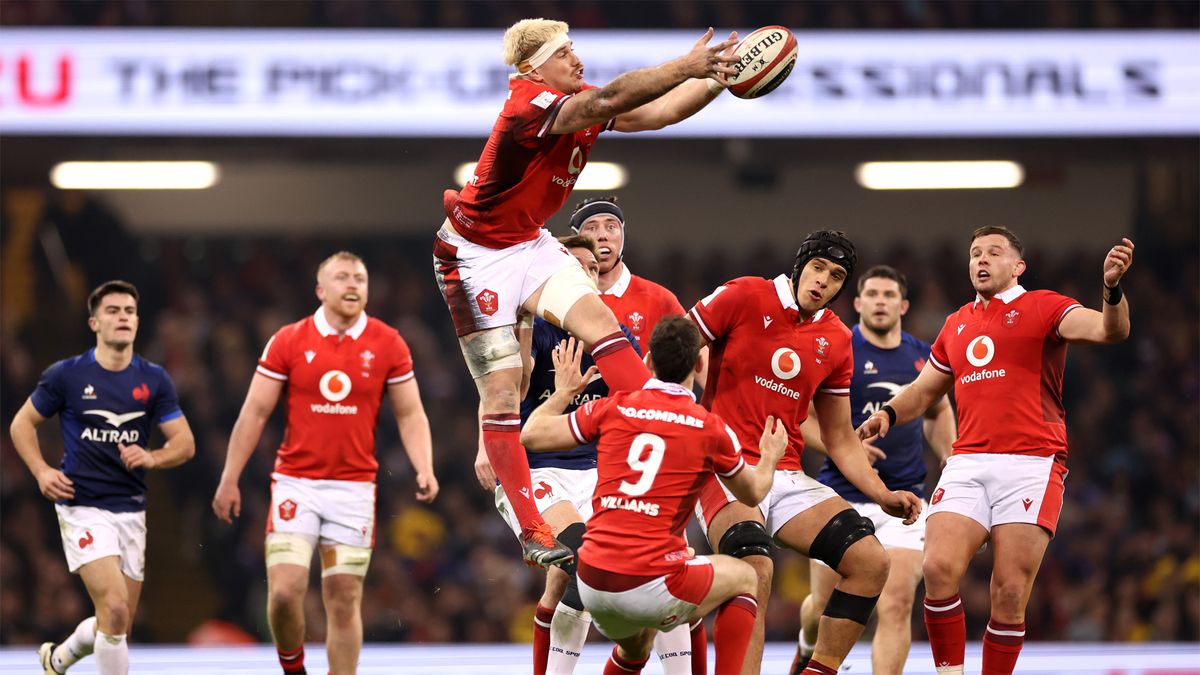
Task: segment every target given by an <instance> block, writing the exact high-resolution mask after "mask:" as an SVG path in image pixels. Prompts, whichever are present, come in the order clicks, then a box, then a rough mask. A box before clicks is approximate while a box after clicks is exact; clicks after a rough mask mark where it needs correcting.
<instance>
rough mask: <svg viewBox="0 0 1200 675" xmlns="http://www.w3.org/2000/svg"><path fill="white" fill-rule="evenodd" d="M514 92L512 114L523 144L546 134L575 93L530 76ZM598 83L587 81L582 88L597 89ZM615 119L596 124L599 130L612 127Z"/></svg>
mask: <svg viewBox="0 0 1200 675" xmlns="http://www.w3.org/2000/svg"><path fill="white" fill-rule="evenodd" d="M521 82H522V84H519V85H517V86H516V87H515V88H514V89H513V92H512V95H513V99H514V100H513V102H512V106H511V107H510V108H509V114H511V115H512V118H513V123H514V124H513V136H514V137H515V138H516V140H517V141H518V142H520V143H522V144H530V143H532V142H533V140H534V139H538V138H545V137H546V134H548V133H550V129H551V128H553V127H554V120H555V119H556V118H558V113H559V111H561V110H562V107H563V104H564V103H566V102H567V100H568V99H570V98H571V97H572V96H574V95H575V94H565V93H563V92H561V91H558V90H557V89H553V88H551V87H547V86H545V85H541V84H538V83H536V82H533V81H530V80H521ZM595 88H596V87H595V86H594V85H590V84H584V85H583V88H582V89H580V91H586V90H588V89H595ZM611 124H612V121H611V120H610V121H609V122H605V123H603V124H599V125H596V126H595V127H593V131H594V132H595V133H599V132H600V131H603V130H606V129H609V128H610V126H611Z"/></svg>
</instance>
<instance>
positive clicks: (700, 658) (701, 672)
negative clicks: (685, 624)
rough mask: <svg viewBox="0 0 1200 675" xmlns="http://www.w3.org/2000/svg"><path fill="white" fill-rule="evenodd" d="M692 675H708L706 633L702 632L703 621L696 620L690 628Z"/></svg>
mask: <svg viewBox="0 0 1200 675" xmlns="http://www.w3.org/2000/svg"><path fill="white" fill-rule="evenodd" d="M689 632H690V633H691V638H692V675H708V633H707V631H705V630H704V619H696V623H693V624H692V626H691V630H690V631H689Z"/></svg>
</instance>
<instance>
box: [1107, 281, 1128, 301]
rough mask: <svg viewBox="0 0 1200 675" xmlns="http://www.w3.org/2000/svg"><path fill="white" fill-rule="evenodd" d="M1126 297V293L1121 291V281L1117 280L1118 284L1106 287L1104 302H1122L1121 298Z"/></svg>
mask: <svg viewBox="0 0 1200 675" xmlns="http://www.w3.org/2000/svg"><path fill="white" fill-rule="evenodd" d="M1123 297H1125V293H1124V292H1123V291H1121V282H1119V281H1118V282H1117V285H1116V286H1105V287H1104V302H1106V303H1108V304H1110V305H1119V304H1121V298H1123Z"/></svg>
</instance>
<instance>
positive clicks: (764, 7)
mask: <svg viewBox="0 0 1200 675" xmlns="http://www.w3.org/2000/svg"><path fill="white" fill-rule="evenodd" d="M0 10H2V11H0V24H3V25H10V26H19V25H32V26H109V27H115V26H173V27H202V26H211V27H250V28H270V27H287V28H502V27H507V26H509V25H511V24H512V23H513V22H515V21H517V20H519V19H523V18H527V17H534V16H541V17H546V18H558V19H562V20H565V21H567V22H568V23H570V24H571V25H572V26H573V27H575V28H695V27H704V26H723V27H726V28H737V27H741V28H745V27H751V26H763V25H770V24H782V25H785V26H788V27H790V28H797V29H835V30H836V29H855V30H901V29H930V30H933V29H968V30H1013V29H1031V28H1032V29H1060V30H1080V29H1085V30H1087V29H1091V30H1115V29H1168V28H1174V29H1181V28H1195V27H1196V26H1197V22H1198V21H1200V5H1198V4H1197V3H1196V2H1193V1H1192V0H1005V1H1004V2H980V1H978V0H852V1H847V0H753V1H751V2H727V1H723V0H641V1H638V2H634V1H632V0H609V1H607V2H604V1H601V0H518V1H515V2H486V1H485V0H272V1H270V2H262V1H260V2H243V1H236V2H235V1H234V0H187V1H176V2H165V1H162V0H158V1H156V0H5V2H4V4H3V7H2V8H0Z"/></svg>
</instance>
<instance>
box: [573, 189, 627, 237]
mask: <svg viewBox="0 0 1200 675" xmlns="http://www.w3.org/2000/svg"><path fill="white" fill-rule="evenodd" d="M602 214H608V215H610V216H612V217H613V218H616V219H617V220H618V221H620V223H621V227H625V212H624V211H622V210H621V207H620V206H618V205H617V197H616V195H609V196H608V197H588V198H587V199H585V200H583V201H581V202H579V203H578V204H576V205H575V210H574V211H573V212H571V220H570V224H571V229H572V230H574V231H575V232H579V229H580V228H581V227H583V223H584V222H585V221H586V220H588V219H589V218H591V217H592V216H599V215H602Z"/></svg>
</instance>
